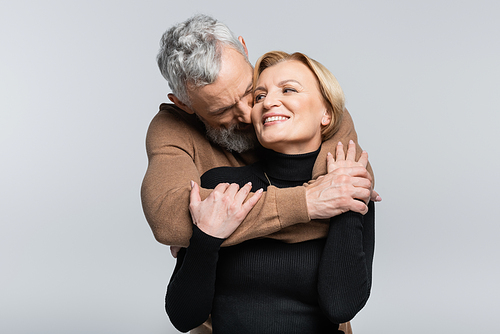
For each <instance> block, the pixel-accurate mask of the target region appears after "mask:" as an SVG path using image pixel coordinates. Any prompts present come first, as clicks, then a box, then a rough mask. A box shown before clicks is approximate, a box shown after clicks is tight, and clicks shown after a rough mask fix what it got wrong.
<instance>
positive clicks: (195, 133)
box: [146, 103, 210, 150]
mask: <svg viewBox="0 0 500 334" xmlns="http://www.w3.org/2000/svg"><path fill="white" fill-rule="evenodd" d="M199 145H202V146H208V145H210V144H209V142H208V139H207V138H206V135H205V127H204V125H203V123H201V121H200V120H199V119H198V118H197V117H196V116H195V115H190V114H188V113H186V112H184V111H183V110H181V109H179V108H177V107H176V106H175V105H173V104H167V103H163V104H161V105H160V110H159V111H158V113H157V114H156V115H155V116H154V117H153V120H152V121H151V123H150V124H149V128H148V131H147V135H146V147H147V148H148V149H150V150H156V149H161V148H162V147H165V146H177V147H183V148H187V147H194V146H199Z"/></svg>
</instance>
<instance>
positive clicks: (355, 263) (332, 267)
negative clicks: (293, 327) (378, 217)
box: [318, 202, 375, 323]
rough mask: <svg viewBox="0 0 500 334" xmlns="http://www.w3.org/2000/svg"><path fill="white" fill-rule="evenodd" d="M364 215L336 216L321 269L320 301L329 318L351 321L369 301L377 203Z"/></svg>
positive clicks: (337, 320) (319, 278)
mask: <svg viewBox="0 0 500 334" xmlns="http://www.w3.org/2000/svg"><path fill="white" fill-rule="evenodd" d="M368 208H369V209H368V213H366V214H365V215H364V216H363V215H361V214H359V213H357V212H352V211H349V212H346V213H343V214H342V215H339V216H336V217H333V218H332V219H331V223H330V230H329V233H328V237H327V242H326V245H325V248H324V251H323V256H322V258H321V262H320V266H319V272H318V293H319V304H320V307H321V308H322V310H323V311H325V313H326V314H327V316H328V317H329V319H330V321H332V322H334V323H342V322H347V321H350V320H351V319H352V318H354V316H355V315H356V314H357V313H358V312H359V311H360V310H361V309H362V308H363V306H364V305H365V304H366V302H367V300H368V297H369V296H370V290H371V283H372V262H373V250H374V242H375V238H374V235H375V233H374V232H375V224H374V222H375V212H374V210H375V207H374V204H373V202H370V203H369V204H368Z"/></svg>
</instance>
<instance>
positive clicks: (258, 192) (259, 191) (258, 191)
mask: <svg viewBox="0 0 500 334" xmlns="http://www.w3.org/2000/svg"><path fill="white" fill-rule="evenodd" d="M263 191H264V189H262V188H260V189H259V190H257V191H256V192H255V193H256V194H260V193H261V192H263Z"/></svg>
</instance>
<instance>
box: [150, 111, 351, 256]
mask: <svg viewBox="0 0 500 334" xmlns="http://www.w3.org/2000/svg"><path fill="white" fill-rule="evenodd" d="M172 108H174V107H173V106H172V105H167V104H164V105H162V106H161V110H160V112H159V113H158V114H157V115H156V116H155V118H154V119H153V121H152V122H151V124H150V126H149V129H148V133H147V137H146V151H147V155H148V161H149V163H148V167H147V170H146V174H145V176H144V180H143V182H142V187H141V199H142V207H143V211H144V215H145V217H146V220H147V221H148V223H149V225H150V227H151V230H152V231H153V234H154V236H155V238H156V240H157V241H159V242H160V243H163V244H166V245H176V246H183V247H187V246H188V244H189V238H190V237H191V234H192V226H193V224H192V222H191V216H190V214H189V192H190V182H189V181H191V180H193V181H195V182H198V183H199V182H200V176H201V174H203V173H204V172H205V171H207V170H209V169H211V168H215V167H220V166H223V165H226V166H227V165H231V166H237V165H238V162H237V161H236V159H235V157H234V156H232V155H231V154H230V153H229V152H227V151H224V150H222V149H220V148H216V147H214V146H213V145H212V144H210V143H209V142H208V140H207V139H206V138H205V136H204V134H203V133H201V132H200V130H199V129H197V128H196V127H195V126H193V125H192V124H191V123H192V121H189V120H188V121H186V120H183V119H182V117H176V116H172V113H170V111H169V110H171V109H172ZM180 113H183V112H182V111H180ZM348 139H353V140H356V137H355V130H354V125H353V124H352V120H351V118H350V116H349V115H348V113H347V111H346V112H345V113H344V118H343V120H342V123H341V125H340V128H339V130H338V131H337V133H336V134H335V136H334V137H333V138H332V139H330V140H329V141H328V142H330V141H331V142H338V141H339V140H343V141H344V140H348ZM325 143H326V142H325ZM325 157H326V152H325ZM319 160H321V161H319ZM319 160H318V162H319V165H320V166H319V167H318V168H316V167H315V169H316V170H317V171H318V172H323V173H324V171H326V158H324V159H319ZM323 160H324V161H323ZM323 170H324V171H323ZM210 193H211V190H210V189H204V188H202V189H200V194H201V198H202V199H205V198H206V197H208V195H209V194H210ZM308 222H310V218H309V214H308V212H307V202H306V187H305V186H300V187H293V188H286V189H278V188H276V187H269V188H268V190H267V191H266V192H265V193H264V194H263V196H262V198H261V199H260V200H259V202H258V203H257V204H256V205H255V207H254V208H253V209H252V210H251V211H250V213H249V214H248V216H247V217H246V218H245V220H244V221H243V223H242V224H241V225H240V226H239V227H238V228H237V229H236V231H235V232H234V233H233V234H232V235H231V236H230V237H229V238H228V239H227V241H226V242H225V243H224V245H223V246H230V245H235V244H239V243H241V242H243V241H246V240H249V239H255V238H259V237H265V236H270V237H272V238H275V239H279V240H282V239H284V238H286V240H287V242H292V243H293V242H300V241H305V240H311V239H316V238H321V237H324V236H325V234H324V231H325V229H324V228H323V227H324V226H323V224H319V223H318V224H310V223H309V224H305V225H303V226H301V228H297V229H296V230H295V229H294V230H285V231H284V232H283V234H280V233H281V232H280V231H281V230H282V229H285V228H286V227H289V226H292V225H294V226H297V224H299V223H308ZM290 234H291V235H290ZM271 235H272V236H271Z"/></svg>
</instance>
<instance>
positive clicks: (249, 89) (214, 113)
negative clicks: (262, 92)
mask: <svg viewBox="0 0 500 334" xmlns="http://www.w3.org/2000/svg"><path fill="white" fill-rule="evenodd" d="M252 85H253V83H252V82H250V84H249V85H248V86H247V89H246V90H245V93H244V94H243V95H242V96H241V98H240V99H242V98H243V97H245V96H247V95H248V94H250V93H252ZM236 104H237V103H234V104H232V105H230V106H226V107H222V108H219V109H216V110H214V111H209V112H208V113H209V114H213V115H220V114H223V113H224V112H225V111H226V110H229V109H231V108H233V107H234V106H235V105H236Z"/></svg>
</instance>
